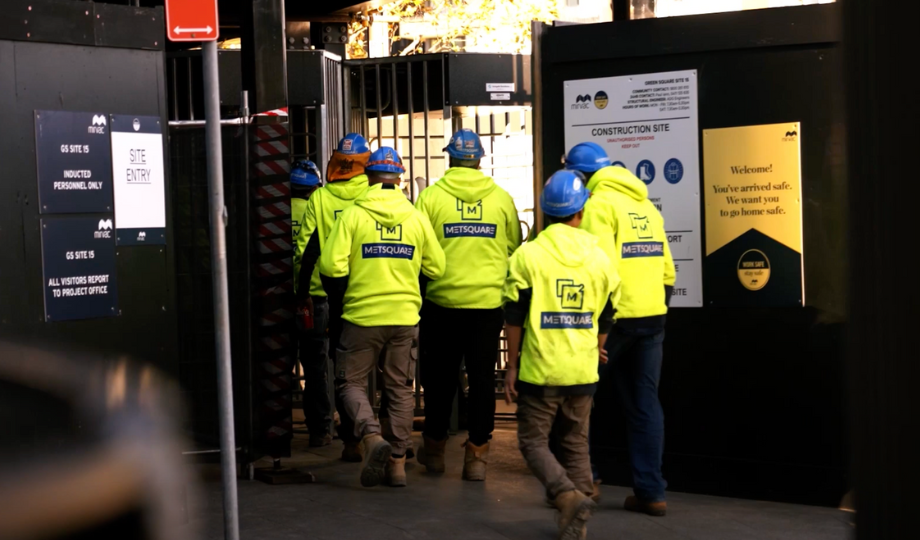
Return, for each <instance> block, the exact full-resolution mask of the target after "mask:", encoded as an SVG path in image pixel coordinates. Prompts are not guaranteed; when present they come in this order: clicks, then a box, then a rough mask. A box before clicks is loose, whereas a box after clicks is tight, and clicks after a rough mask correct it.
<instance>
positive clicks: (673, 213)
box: [564, 70, 703, 307]
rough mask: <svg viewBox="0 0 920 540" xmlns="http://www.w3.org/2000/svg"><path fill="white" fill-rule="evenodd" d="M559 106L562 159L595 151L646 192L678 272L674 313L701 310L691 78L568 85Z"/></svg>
mask: <svg viewBox="0 0 920 540" xmlns="http://www.w3.org/2000/svg"><path fill="white" fill-rule="evenodd" d="M564 103H565V149H566V152H568V151H569V150H570V149H571V148H572V147H573V146H575V145H576V144H578V143H582V142H594V143H597V144H599V145H600V146H601V147H603V148H604V149H605V150H606V151H607V155H608V156H610V160H611V161H612V162H613V165H616V166H620V167H624V168H626V169H628V170H630V171H632V172H633V173H634V174H635V175H636V176H637V177H638V178H639V179H640V180H642V181H643V182H644V183H645V184H646V186H648V196H649V199H650V200H651V201H652V202H653V203H654V204H655V206H656V207H657V208H658V210H659V211H660V212H661V214H662V216H663V217H664V223H665V229H666V230H667V234H668V244H669V245H670V248H671V255H672V256H673V257H674V265H675V267H676V269H677V283H676V284H675V286H674V292H673V296H672V298H671V307H702V305H703V282H702V281H703V278H702V268H701V244H702V239H701V231H700V167H699V120H698V110H697V77H696V71H695V70H687V71H672V72H665V73H644V74H641V75H627V76H622V77H607V78H601V79H581V80H573V81H565V87H564Z"/></svg>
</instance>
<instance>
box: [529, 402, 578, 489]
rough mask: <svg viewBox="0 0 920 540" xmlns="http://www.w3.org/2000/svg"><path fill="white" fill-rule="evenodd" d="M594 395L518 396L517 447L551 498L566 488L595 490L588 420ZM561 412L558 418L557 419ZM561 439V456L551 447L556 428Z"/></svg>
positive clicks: (556, 433) (557, 435) (559, 439)
mask: <svg viewBox="0 0 920 540" xmlns="http://www.w3.org/2000/svg"><path fill="white" fill-rule="evenodd" d="M593 401H594V398H593V397H592V396H554V397H535V396H529V395H525V394H521V395H519V396H518V398H517V418H518V446H519V448H520V449H521V454H523V455H524V460H525V461H526V462H527V466H528V467H530V471H531V472H533V474H534V476H536V477H537V478H538V479H539V480H540V482H543V485H544V486H545V487H546V490H547V492H548V493H549V495H550V496H551V497H552V498H556V496H558V495H559V494H560V493H564V492H566V491H572V490H576V489H577V490H579V491H581V492H582V493H585V494H591V493H592V492H593V491H594V483H593V481H592V480H593V479H592V476H591V458H590V455H589V453H588V422H589V419H590V417H591V404H592V403H593ZM557 415H558V419H557ZM554 424H555V428H556V432H555V435H556V437H558V439H557V440H558V441H559V452H558V455H559V459H558V460H557V459H556V456H554V455H553V452H552V451H551V450H550V448H549V434H550V432H551V431H553V425H554Z"/></svg>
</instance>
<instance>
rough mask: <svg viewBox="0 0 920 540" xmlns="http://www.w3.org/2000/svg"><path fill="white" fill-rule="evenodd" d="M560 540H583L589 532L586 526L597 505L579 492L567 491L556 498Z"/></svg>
mask: <svg viewBox="0 0 920 540" xmlns="http://www.w3.org/2000/svg"><path fill="white" fill-rule="evenodd" d="M555 502H556V508H557V509H558V510H559V514H557V522H558V524H559V540H581V539H583V538H584V537H585V534H586V532H587V527H586V524H587V522H588V520H589V519H591V514H593V513H594V509H595V508H596V507H597V504H596V503H595V502H594V501H592V500H591V499H590V498H589V497H588V496H587V495H585V494H584V493H582V492H580V491H578V490H572V491H566V492H563V493H560V494H559V495H558V496H556V501H555Z"/></svg>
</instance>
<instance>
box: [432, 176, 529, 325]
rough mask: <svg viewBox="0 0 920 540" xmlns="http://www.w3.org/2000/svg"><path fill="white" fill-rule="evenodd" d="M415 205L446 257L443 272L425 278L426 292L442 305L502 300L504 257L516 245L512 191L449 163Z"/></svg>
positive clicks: (489, 305) (486, 305)
mask: <svg viewBox="0 0 920 540" xmlns="http://www.w3.org/2000/svg"><path fill="white" fill-rule="evenodd" d="M415 207H416V208H418V209H419V210H420V211H421V212H422V213H423V214H425V215H426V216H428V219H429V220H430V221H431V226H432V227H434V233H435V235H436V236H437V237H438V242H440V244H441V247H442V248H443V249H444V255H445V256H446V257H447V270H446V271H445V272H444V277H442V278H441V279H439V280H437V281H433V282H431V283H430V284H428V286H427V289H426V294H425V297H426V298H427V299H428V300H431V301H432V302H434V303H435V304H438V305H439V306H442V307H446V308H462V309H494V308H497V307H499V306H501V305H502V298H501V291H502V284H503V283H504V282H505V276H507V275H508V257H510V256H511V254H512V253H514V250H515V249H517V247H518V246H520V245H521V226H520V221H519V219H518V214H517V209H516V208H515V207H514V200H513V199H512V198H511V195H508V193H507V192H506V191H505V190H503V189H502V188H500V187H498V186H497V185H495V181H494V180H492V178H490V177H488V176H486V175H485V174H483V173H482V172H481V171H479V170H477V169H469V168H465V167H452V168H450V169H447V172H446V173H444V176H443V177H442V178H441V179H440V180H438V181H437V182H436V183H435V184H434V185H433V186H431V187H430V188H428V189H426V190H424V191H422V193H421V194H420V195H419V197H418V201H416V203H415Z"/></svg>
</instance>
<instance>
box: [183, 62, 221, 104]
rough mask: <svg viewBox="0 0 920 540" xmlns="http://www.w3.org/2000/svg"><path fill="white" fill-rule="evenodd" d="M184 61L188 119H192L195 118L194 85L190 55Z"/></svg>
mask: <svg viewBox="0 0 920 540" xmlns="http://www.w3.org/2000/svg"><path fill="white" fill-rule="evenodd" d="M185 62H186V64H185V67H186V68H187V69H186V71H188V119H189V120H194V119H195V100H194V98H193V97H192V96H193V95H194V93H195V92H194V90H195V87H194V85H193V84H192V57H191V56H189V57H187V58H186V59H185ZM219 105H220V104H218V106H219Z"/></svg>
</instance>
